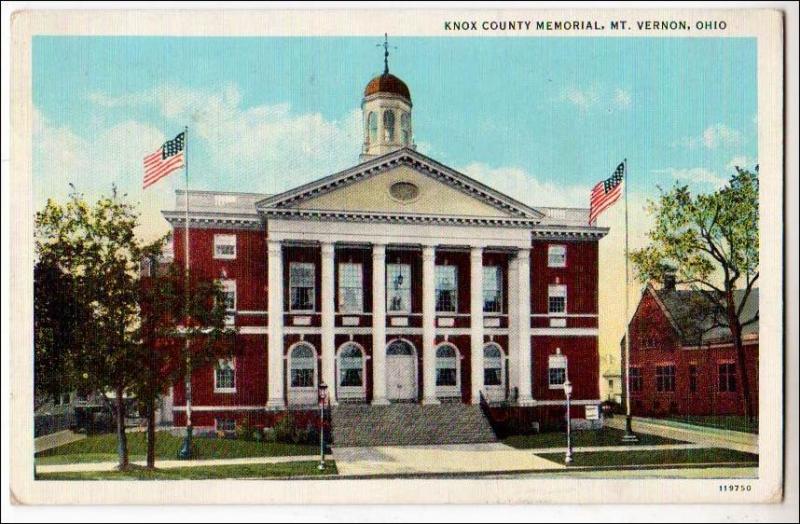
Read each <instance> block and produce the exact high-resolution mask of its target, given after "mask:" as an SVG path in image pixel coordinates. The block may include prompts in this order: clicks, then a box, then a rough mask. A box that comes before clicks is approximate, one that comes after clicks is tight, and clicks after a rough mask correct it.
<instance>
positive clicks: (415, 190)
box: [389, 182, 419, 202]
mask: <svg viewBox="0 0 800 524" xmlns="http://www.w3.org/2000/svg"><path fill="white" fill-rule="evenodd" d="M389 194H390V195H391V196H392V198H394V199H395V200H399V201H400V202H411V201H412V200H415V199H416V198H417V197H418V196H419V187H417V186H416V184H412V183H411V182H395V183H394V184H392V185H391V187H389Z"/></svg>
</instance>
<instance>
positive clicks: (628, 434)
mask: <svg viewBox="0 0 800 524" xmlns="http://www.w3.org/2000/svg"><path fill="white" fill-rule="evenodd" d="M622 164H623V166H624V167H623V173H624V175H623V180H622V183H623V184H625V186H624V188H623V190H624V191H625V434H624V435H623V436H622V440H623V442H638V440H639V439H638V438H637V437H636V434H635V433H634V432H633V427H632V426H633V423H632V417H631V351H630V350H631V332H630V317H629V315H630V292H629V287H630V271H629V269H628V265H629V262H628V258H629V257H628V177H629V174H628V159H627V158H625V159H623V160H622Z"/></svg>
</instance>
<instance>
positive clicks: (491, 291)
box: [483, 266, 503, 313]
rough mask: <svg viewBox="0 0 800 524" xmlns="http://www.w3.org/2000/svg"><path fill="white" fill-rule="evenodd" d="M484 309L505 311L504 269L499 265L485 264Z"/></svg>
mask: <svg viewBox="0 0 800 524" xmlns="http://www.w3.org/2000/svg"><path fill="white" fill-rule="evenodd" d="M483 310H484V311H485V312H487V313H501V312H502V311H503V270H502V269H501V268H500V267H499V266H483Z"/></svg>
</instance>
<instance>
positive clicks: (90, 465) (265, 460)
mask: <svg viewBox="0 0 800 524" xmlns="http://www.w3.org/2000/svg"><path fill="white" fill-rule="evenodd" d="M327 458H328V459H330V457H327ZM309 460H319V455H299V456H298V455H296V456H289V457H243V458H233V459H205V460H156V467H157V468H158V469H171V468H191V467H198V466H235V465H239V464H282V463H285V462H306V461H309ZM131 464H134V465H137V466H144V465H145V464H146V462H145V461H144V460H136V461H131ZM116 469H117V463H116V462H84V463H80V464H48V465H37V466H36V472H37V473H64V472H76V471H114V470H116Z"/></svg>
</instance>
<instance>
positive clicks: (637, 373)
mask: <svg viewBox="0 0 800 524" xmlns="http://www.w3.org/2000/svg"><path fill="white" fill-rule="evenodd" d="M630 373H631V375H630V381H631V392H634V391H641V390H642V370H641V369H639V368H630Z"/></svg>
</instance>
